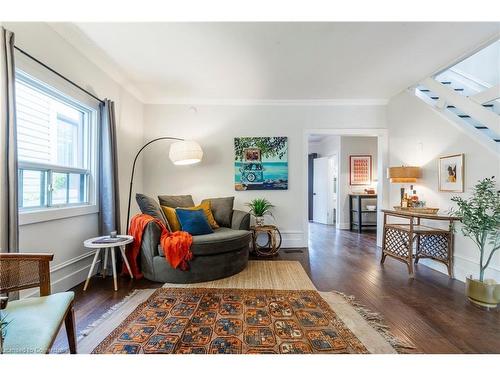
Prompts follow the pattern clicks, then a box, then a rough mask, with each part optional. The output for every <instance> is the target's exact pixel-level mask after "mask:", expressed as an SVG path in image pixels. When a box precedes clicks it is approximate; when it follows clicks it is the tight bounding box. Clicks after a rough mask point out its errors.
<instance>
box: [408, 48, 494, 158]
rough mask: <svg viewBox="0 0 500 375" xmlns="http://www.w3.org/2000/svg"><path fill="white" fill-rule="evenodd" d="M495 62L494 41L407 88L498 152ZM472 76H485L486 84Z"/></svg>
mask: <svg viewBox="0 0 500 375" xmlns="http://www.w3.org/2000/svg"><path fill="white" fill-rule="evenodd" d="M499 61H500V41H496V42H494V43H492V44H490V45H489V46H488V47H486V48H484V49H483V50H481V51H479V52H477V53H476V54H474V55H472V56H470V57H468V58H467V59H465V60H463V61H461V62H460V63H458V64H456V65H454V66H452V67H450V68H448V69H446V70H444V71H442V72H440V73H438V74H436V75H435V76H433V77H429V78H427V79H425V80H423V81H422V82H420V83H419V84H418V85H416V86H414V87H412V88H411V89H412V90H413V91H414V94H415V95H416V96H417V97H418V98H420V99H422V100H423V101H425V102H426V103H427V104H429V105H431V106H432V107H434V109H435V110H437V111H439V112H441V113H442V114H443V115H444V116H446V117H447V118H448V119H450V120H451V121H453V122H455V123H456V124H458V125H459V126H460V127H461V128H462V129H463V130H464V131H466V132H468V133H469V134H470V135H471V136H475V137H478V138H480V139H481V140H482V141H484V142H485V144H486V145H487V146H489V147H490V148H492V149H494V150H495V151H496V152H499V153H500V84H499V83H500V82H499V81H500V71H499V70H498V64H499ZM471 66H472V67H473V69H471ZM466 72H467V73H466ZM471 72H472V74H471ZM485 73H487V74H485ZM473 75H474V76H473ZM475 75H480V76H483V77H486V78H484V79H486V80H487V81H488V82H483V81H480V80H479V79H478V78H476V77H475Z"/></svg>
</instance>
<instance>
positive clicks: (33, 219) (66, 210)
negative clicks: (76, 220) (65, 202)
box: [19, 204, 99, 226]
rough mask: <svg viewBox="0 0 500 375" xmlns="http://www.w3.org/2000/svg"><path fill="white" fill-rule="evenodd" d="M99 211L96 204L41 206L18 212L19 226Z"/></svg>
mask: <svg viewBox="0 0 500 375" xmlns="http://www.w3.org/2000/svg"><path fill="white" fill-rule="evenodd" d="M98 212H99V207H98V206H97V205H95V204H94V205H85V206H75V207H61V208H43V209H41V210H33V211H22V212H19V226H23V225H30V224H36V223H41V222H45V221H51V220H60V219H66V218H69V217H75V216H82V215H91V214H96V213H98Z"/></svg>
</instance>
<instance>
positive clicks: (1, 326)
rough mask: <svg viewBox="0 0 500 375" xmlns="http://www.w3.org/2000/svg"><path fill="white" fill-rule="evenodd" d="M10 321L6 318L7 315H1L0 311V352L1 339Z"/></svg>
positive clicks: (1, 348) (1, 351) (0, 348)
mask: <svg viewBox="0 0 500 375" xmlns="http://www.w3.org/2000/svg"><path fill="white" fill-rule="evenodd" d="M9 323H10V321H8V320H7V315H2V313H1V312H0V354H3V341H4V339H5V335H6V334H7V326H8V325H9Z"/></svg>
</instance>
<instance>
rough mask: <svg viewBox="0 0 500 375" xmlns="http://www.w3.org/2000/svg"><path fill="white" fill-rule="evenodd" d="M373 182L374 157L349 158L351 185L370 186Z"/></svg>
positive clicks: (352, 156)
mask: <svg viewBox="0 0 500 375" xmlns="http://www.w3.org/2000/svg"><path fill="white" fill-rule="evenodd" d="M371 182H372V156H371V155H350V156H349V185H353V186H361V185H370V184H371Z"/></svg>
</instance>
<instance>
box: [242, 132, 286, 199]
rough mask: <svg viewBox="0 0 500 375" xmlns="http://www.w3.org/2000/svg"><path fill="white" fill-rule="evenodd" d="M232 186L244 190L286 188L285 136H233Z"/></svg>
mask: <svg viewBox="0 0 500 375" xmlns="http://www.w3.org/2000/svg"><path fill="white" fill-rule="evenodd" d="M234 151H235V153H234V154H235V156H234V176H235V177H234V187H235V190H237V191H244V190H286V189H288V138H287V137H239V138H235V139H234Z"/></svg>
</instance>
